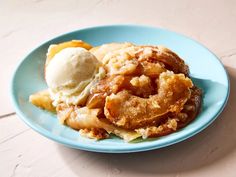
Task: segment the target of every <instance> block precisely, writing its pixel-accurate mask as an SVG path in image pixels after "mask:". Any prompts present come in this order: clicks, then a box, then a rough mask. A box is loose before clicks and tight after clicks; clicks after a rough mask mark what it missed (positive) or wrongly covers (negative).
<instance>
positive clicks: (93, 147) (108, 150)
mask: <svg viewBox="0 0 236 177" xmlns="http://www.w3.org/2000/svg"><path fill="white" fill-rule="evenodd" d="M111 27H112V28H113V27H114V28H123V27H125V28H128V27H133V28H145V29H152V30H155V29H156V30H162V31H167V32H170V33H173V34H175V35H178V36H181V37H183V38H185V39H188V40H190V41H191V42H193V43H195V44H198V45H201V46H202V47H203V48H205V49H206V50H207V51H208V52H209V53H211V54H212V55H213V56H214V59H215V61H217V62H218V64H219V65H221V67H222V68H223V70H224V72H225V76H226V78H227V95H226V97H225V99H224V102H223V104H222V106H221V108H220V109H219V110H218V112H215V114H214V116H212V118H211V119H210V120H209V121H208V122H207V123H205V124H204V125H201V126H200V127H197V128H195V129H192V130H190V131H188V133H187V134H184V135H182V136H181V137H178V138H175V139H168V140H167V141H164V142H162V143H155V142H158V141H153V143H152V144H148V145H145V144H144V145H142V143H138V144H135V146H133V147H130V148H127V149H125V148H124V149H123V148H119V147H116V146H114V147H109V148H106V147H104V146H100V145H94V144H93V145H89V144H81V143H80V144H78V143H77V142H76V141H72V140H68V139H66V138H63V137H60V136H55V135H53V134H52V133H51V132H50V131H46V130H44V129H43V128H41V127H39V126H37V125H35V124H32V123H31V122H30V121H29V119H30V117H28V116H26V115H25V114H24V112H23V111H22V110H21V109H20V106H19V104H18V103H17V101H16V94H15V91H14V87H15V86H14V85H15V84H14V83H15V81H16V72H17V71H18V69H19V68H20V66H21V65H22V63H23V62H24V60H25V59H26V58H27V57H28V56H29V55H31V54H32V53H33V52H34V51H35V50H37V49H38V48H40V47H41V46H43V45H45V44H47V43H49V42H50V41H53V40H55V39H56V38H61V37H64V36H67V35H69V34H73V33H78V32H82V31H86V30H90V29H93V30H96V29H99V28H111ZM10 84H11V85H10V95H11V101H12V103H13V106H14V108H15V111H16V114H17V115H19V117H20V118H21V119H22V120H23V121H24V122H25V123H26V124H27V125H28V126H29V127H31V128H32V129H33V130H35V131H36V132H38V133H39V134H41V135H43V136H45V137H47V138H49V139H51V140H54V141H56V142H58V143H61V144H64V145H66V146H68V147H71V148H75V149H81V150H86V151H92V152H103V153H131V152H142V151H148V150H154V149H159V148H163V147H166V146H170V145H173V144H176V143H179V142H181V141H184V140H186V139H188V138H190V137H192V136H194V135H196V134H197V133H199V132H201V131H202V130H204V129H205V128H206V127H208V126H209V125H210V124H211V123H212V122H213V121H214V120H215V119H216V118H217V117H218V116H219V114H220V113H221V112H222V111H223V109H224V108H225V106H226V104H227V101H228V98H229V94H230V80H229V76H228V73H227V71H226V69H225V68H224V65H223V63H222V62H221V61H220V59H218V57H217V56H216V55H215V54H214V53H212V52H211V51H210V50H209V49H208V48H207V47H205V46H204V45H202V44H201V43H199V42H197V41H196V40H193V39H191V38H189V37H187V36H185V35H183V34H180V33H177V32H173V31H171V30H168V29H164V28H159V27H152V26H145V25H132V24H124V25H123V24H115V25H102V26H94V27H88V28H82V29H79V30H75V31H71V32H68V33H64V34H62V35H59V36H56V37H55V38H52V39H50V40H48V41H46V42H44V43H42V44H41V45H39V46H37V47H35V48H34V49H33V50H31V52H29V53H28V54H27V55H25V57H23V59H22V60H20V62H19V63H18V64H17V65H16V68H15V70H14V72H13V75H12V79H11V82H10Z"/></svg>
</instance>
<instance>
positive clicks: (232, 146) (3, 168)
mask: <svg viewBox="0 0 236 177" xmlns="http://www.w3.org/2000/svg"><path fill="white" fill-rule="evenodd" d="M121 23H122V24H142V25H151V26H156V27H162V28H167V29H170V30H172V31H176V32H179V33H182V34H185V35H187V36H189V37H191V38H193V39H195V40H197V41H199V42H201V43H202V44H204V45H205V46H207V47H208V48H209V49H210V50H212V51H213V52H214V53H215V54H216V55H217V56H218V57H219V58H220V59H221V61H222V62H223V64H224V65H225V67H226V69H227V70H228V72H229V76H230V79H231V95H230V98H229V102H228V104H227V106H226V108H225V110H224V111H223V113H222V114H221V115H220V116H219V118H218V119H217V120H216V121H215V122H214V123H213V124H212V125H211V126H210V127H208V128H207V129H206V130H204V131H203V132H201V133H199V134H198V135H196V136H194V137H193V138H190V139H188V140H186V141H184V142H182V143H179V144H176V145H172V146H170V147H167V148H163V149H159V150H154V151H150V152H143V153H133V154H99V153H91V152H85V151H80V150H74V149H70V148H67V147H65V146H63V145H60V144H58V143H55V142H53V141H51V140H48V139H46V138H44V137H42V136H41V135H39V134H38V133H36V132H34V131H33V130H31V129H30V128H29V127H27V126H26V125H25V124H24V123H23V122H22V121H21V120H20V119H19V118H18V116H17V115H15V113H14V108H13V106H12V104H11V102H10V98H9V84H10V80H11V76H12V73H13V70H14V68H15V66H16V64H17V62H19V61H20V60H21V59H22V58H23V56H24V55H26V54H27V53H28V52H29V51H30V50H31V49H33V48H34V47H36V46H37V45H39V44H40V43H42V42H44V41H45V40H48V39H50V38H52V37H55V36H57V35H59V34H62V33H65V32H69V31H72V30H76V29H80V28H84V27H89V26H96V25H105V24H121ZM0 51H1V52H0V61H1V64H0V83H1V84H0V85H1V89H0V90H1V92H0V98H1V102H0V104H1V109H0V176H1V177H13V176H14V177H15V176H21V177H49V176H50V177H67V176H68V177H75V176H81V177H87V176H88V177H90V176H96V177H100V176H101V177H103V176H105V177H110V176H112V177H151V176H155V177H156V176H164V177H165V176H168V177H169V176H173V177H182V176H184V177H195V176H196V177H199V176H202V177H205V176H206V177H208V176H216V177H218V176H227V177H228V176H232V177H235V176H236V117H235V115H236V114H235V110H236V0H227V1H226V0H225V1H224V0H222V1H218V0H198V1H195V0H178V1H177V0H166V1H154V0H147V1H145V0H129V1H126V0H91V1H86V0H84V1H83V0H67V1H59V0H20V1H19V0H18V1H17V0H8V1H0ZM209 69H210V67H209Z"/></svg>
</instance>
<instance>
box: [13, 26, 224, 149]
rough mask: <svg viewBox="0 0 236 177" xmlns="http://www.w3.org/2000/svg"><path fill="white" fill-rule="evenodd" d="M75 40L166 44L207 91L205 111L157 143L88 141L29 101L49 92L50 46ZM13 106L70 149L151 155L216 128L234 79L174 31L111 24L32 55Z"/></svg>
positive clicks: (18, 76) (21, 70)
mask: <svg viewBox="0 0 236 177" xmlns="http://www.w3.org/2000/svg"><path fill="white" fill-rule="evenodd" d="M72 39H82V40H84V41H86V42H88V43H90V44H92V45H94V46H97V45H101V44H104V43H109V42H125V41H129V42H133V43H135V44H151V45H164V46H166V47H168V48H170V49H171V50H173V51H174V52H176V53H177V54H178V55H179V56H180V57H181V58H183V59H184V60H185V61H186V63H187V64H188V65H189V67H190V72H191V77H192V79H193V81H194V82H195V84H196V85H197V86H199V87H200V88H202V89H203V91H204V97H203V105H202V111H201V113H200V114H199V115H198V116H197V118H196V119H195V120H194V121H193V122H192V123H191V124H189V125H188V126H186V127H185V128H183V129H181V130H179V131H177V132H175V133H173V134H170V135H167V136H164V137H161V138H156V139H148V140H145V141H140V142H136V143H135V142H134V143H125V142H123V140H122V139H119V138H117V137H115V136H114V137H111V138H110V139H106V140H102V141H94V140H91V139H87V138H83V137H81V136H80V135H79V133H78V132H77V131H75V130H73V129H71V128H69V127H66V126H64V125H61V124H59V123H58V120H57V119H56V116H55V115H53V114H51V113H48V112H46V111H43V110H41V109H39V108H37V107H35V106H33V105H32V104H30V103H29V102H28V97H29V95H30V94H32V93H35V92H37V91H39V90H43V89H46V88H47V85H46V83H45V81H44V77H43V72H44V71H43V70H44V62H45V54H46V52H47V49H48V46H49V45H50V44H53V43H59V42H63V41H68V40H72ZM11 88H12V89H11V95H12V100H13V104H14V106H15V109H16V112H17V114H18V115H19V117H20V118H21V119H22V120H23V121H24V122H25V123H26V124H28V125H29V126H30V127H31V128H33V129H34V130H35V131H37V132H39V133H40V134H42V135H44V136H46V137H48V138H50V139H52V140H55V141H57V142H59V143H62V144H64V145H66V146H69V147H72V148H77V149H82V150H87V151H95V152H106V153H124V152H138V151H147V150H151V149H157V148H161V147H165V146H168V145H171V144H175V143H177V142H180V141H183V140H185V139H187V138H189V137H191V136H193V135H195V134H196V133H198V132H200V131H201V130H203V129H204V128H206V127H207V126H208V125H209V124H211V123H212V122H213V121H214V120H215V119H216V117H217V116H218V115H219V114H220V113H221V111H222V110H223V108H224V106H225V104H226V102H227V99H228V96H229V79H228V76H227V73H226V71H225V69H224V67H223V65H222V64H221V62H220V61H219V60H218V58H217V57H216V56H215V55H214V54H212V53H211V52H210V51H209V50H208V49H207V48H205V47H204V46H202V45H201V44H199V43H197V42H195V41H193V40H191V39H189V38H187V37H185V36H183V35H180V34H177V33H174V32H171V31H168V30H165V29H159V28H153V27H145V26H133V25H112V26H100V27H92V28H86V29H82V30H78V31H74V32H71V33H67V34H64V35H61V36H59V37H56V38H54V39H52V40H50V41H48V42H46V43H44V44H42V45H40V46H39V47H37V48H36V49H34V50H33V51H32V52H31V53H29V54H28V55H27V56H26V57H25V58H23V60H22V62H21V63H20V64H19V65H18V67H17V69H16V71H15V73H14V76H13V79H12V87H11Z"/></svg>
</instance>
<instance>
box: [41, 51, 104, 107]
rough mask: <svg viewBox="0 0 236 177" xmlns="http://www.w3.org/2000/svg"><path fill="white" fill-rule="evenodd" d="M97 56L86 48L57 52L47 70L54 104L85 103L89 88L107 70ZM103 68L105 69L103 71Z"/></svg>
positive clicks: (47, 79)
mask: <svg viewBox="0 0 236 177" xmlns="http://www.w3.org/2000/svg"><path fill="white" fill-rule="evenodd" d="M99 66H100V63H99V61H98V60H97V59H96V57H95V56H94V55H93V54H92V53H90V52H89V51H87V50H86V49H84V48H80V47H71V48H65V49H63V50H62V51H60V52H59V53H57V54H56V55H55V56H54V57H53V58H52V60H51V61H50V63H49V64H48V65H47V67H46V70H45V79H46V82H47V85H48V87H49V91H50V95H51V98H52V99H53V104H54V106H56V105H57V104H58V103H60V102H65V103H67V104H74V105H78V104H84V102H85V101H86V98H87V96H88V94H89V88H90V87H91V86H92V84H93V83H94V82H95V80H97V79H98V78H99V77H101V75H102V73H103V72H105V71H104V70H103V69H102V68H100V69H99ZM102 70H103V71H102Z"/></svg>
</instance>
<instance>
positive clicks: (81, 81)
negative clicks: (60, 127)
mask: <svg viewBox="0 0 236 177" xmlns="http://www.w3.org/2000/svg"><path fill="white" fill-rule="evenodd" d="M44 77H45V81H46V83H47V85H48V89H46V90H43V91H39V92H37V93H33V94H32V95H30V97H29V101H30V102H31V103H32V104H34V105H35V106H38V107H40V108H43V109H45V110H47V111H50V112H55V113H56V114H57V117H58V120H59V121H60V123H62V124H65V125H68V126H69V127H71V128H73V129H75V130H78V131H79V133H80V134H81V135H82V136H85V137H88V138H93V139H97V140H99V139H105V138H109V136H110V134H114V135H116V136H118V137H121V138H123V139H124V140H125V141H126V142H130V141H132V140H134V139H137V138H139V137H141V138H143V139H146V138H148V137H160V136H164V135H167V134H170V133H173V132H175V131H177V130H178V129H180V128H182V127H185V126H187V124H188V123H190V122H191V121H192V120H194V118H196V116H197V114H198V113H199V111H200V108H201V100H202V98H201V97H202V93H201V90H200V89H199V88H198V87H197V86H195V85H194V84H193V82H192V80H191V79H190V77H189V68H188V66H187V65H186V64H185V62H184V61H183V60H182V59H181V58H180V57H179V56H178V55H177V54H175V53H174V52H172V51H171V50H169V49H167V48H165V47H163V46H149V45H135V44H132V43H129V42H124V43H108V44H103V45H101V46H96V47H92V46H91V45H90V44H88V43H86V42H84V41H81V40H72V41H68V42H63V43H60V44H53V45H50V46H49V48H48V52H47V54H46V61H45V67H44Z"/></svg>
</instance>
